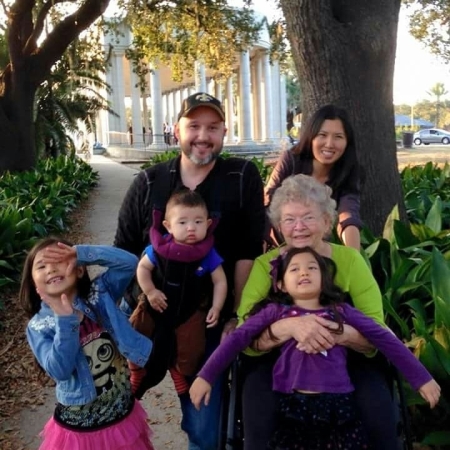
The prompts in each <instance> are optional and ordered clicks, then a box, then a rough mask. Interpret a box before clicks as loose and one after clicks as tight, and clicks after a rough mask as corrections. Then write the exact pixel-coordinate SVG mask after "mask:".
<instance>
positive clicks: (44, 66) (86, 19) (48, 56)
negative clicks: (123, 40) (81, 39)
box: [32, 0, 110, 84]
mask: <svg viewBox="0 0 450 450" xmlns="http://www.w3.org/2000/svg"><path fill="white" fill-rule="evenodd" d="M109 1H110V0H86V1H85V2H84V3H83V4H82V5H81V6H80V8H79V9H78V10H77V11H76V12H75V13H73V14H71V15H69V16H67V17H66V18H65V19H64V20H62V21H61V22H60V23H58V24H57V25H56V26H55V28H54V29H53V30H52V31H51V33H50V34H49V35H48V36H47V38H46V39H45V41H44V43H43V45H42V47H41V49H40V50H39V51H38V52H37V53H36V56H35V61H34V69H35V72H34V73H33V74H32V76H33V81H34V83H36V84H39V83H40V82H42V80H43V79H44V78H45V76H46V75H47V74H48V72H49V71H50V69H51V67H52V66H53V64H55V62H56V61H58V60H59V59H60V58H61V56H62V54H63V53H64V52H65V50H66V49H67V47H68V46H69V45H70V43H71V42H72V41H73V40H74V39H76V38H77V37H78V36H79V34H80V33H81V32H82V31H84V30H86V29H87V28H88V27H89V26H90V25H92V24H93V23H94V22H95V21H96V20H97V19H98V18H99V17H100V16H101V15H102V14H103V13H104V12H105V10H106V8H107V7H108V5H109Z"/></svg>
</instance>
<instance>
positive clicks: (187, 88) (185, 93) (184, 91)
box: [180, 87, 191, 109]
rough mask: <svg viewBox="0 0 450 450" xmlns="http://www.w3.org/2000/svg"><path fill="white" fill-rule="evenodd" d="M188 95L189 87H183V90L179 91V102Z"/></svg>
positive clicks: (189, 92) (189, 93)
mask: <svg viewBox="0 0 450 450" xmlns="http://www.w3.org/2000/svg"><path fill="white" fill-rule="evenodd" d="M190 95H191V88H190V87H185V88H183V90H182V92H181V102H183V100H185V99H187V98H188V97H189V96H190ZM180 109H181V107H180Z"/></svg>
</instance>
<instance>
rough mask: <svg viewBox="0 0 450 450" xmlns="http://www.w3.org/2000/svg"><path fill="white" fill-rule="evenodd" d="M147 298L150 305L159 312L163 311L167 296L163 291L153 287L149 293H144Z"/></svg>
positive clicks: (165, 306)
mask: <svg viewBox="0 0 450 450" xmlns="http://www.w3.org/2000/svg"><path fill="white" fill-rule="evenodd" d="M146 296H147V300H148V302H149V303H150V306H151V307H152V308H153V309H154V310H155V311H158V312H160V313H162V312H164V310H165V309H166V308H167V297H166V295H165V294H164V292H162V291H160V290H159V289H153V290H152V291H150V292H149V293H147V294H146Z"/></svg>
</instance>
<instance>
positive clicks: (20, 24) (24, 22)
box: [8, 0, 35, 67]
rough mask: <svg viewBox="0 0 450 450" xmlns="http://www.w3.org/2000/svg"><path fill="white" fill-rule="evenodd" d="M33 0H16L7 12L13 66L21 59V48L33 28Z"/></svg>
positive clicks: (9, 45)
mask: <svg viewBox="0 0 450 450" xmlns="http://www.w3.org/2000/svg"><path fill="white" fill-rule="evenodd" d="M34 6H35V1H34V0H16V2H15V3H14V4H13V5H12V6H11V8H10V10H9V13H8V47H9V54H10V58H11V64H12V65H13V67H14V66H15V65H17V64H20V63H21V62H22V61H23V53H22V49H23V46H24V43H25V42H26V40H27V38H28V36H29V35H30V34H31V32H32V30H33V16H32V11H33V7H34Z"/></svg>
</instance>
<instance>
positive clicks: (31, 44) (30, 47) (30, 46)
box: [23, 0, 67, 55]
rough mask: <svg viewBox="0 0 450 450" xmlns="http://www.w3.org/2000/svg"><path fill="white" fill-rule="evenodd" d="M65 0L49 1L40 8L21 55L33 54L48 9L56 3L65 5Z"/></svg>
mask: <svg viewBox="0 0 450 450" xmlns="http://www.w3.org/2000/svg"><path fill="white" fill-rule="evenodd" d="M66 1H67V0H49V1H47V2H46V3H44V5H43V6H42V8H41V10H40V11H39V13H38V16H37V19H36V23H35V26H34V30H33V32H32V33H31V35H30V37H29V38H28V40H27V43H26V45H25V47H24V50H23V53H24V54H25V55H28V54H31V53H33V52H34V51H35V50H36V48H37V40H38V39H39V36H40V35H41V33H42V30H43V29H44V22H45V19H46V17H47V14H48V12H49V11H50V9H51V8H52V7H53V6H54V5H56V4H58V3H65V2H66Z"/></svg>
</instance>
